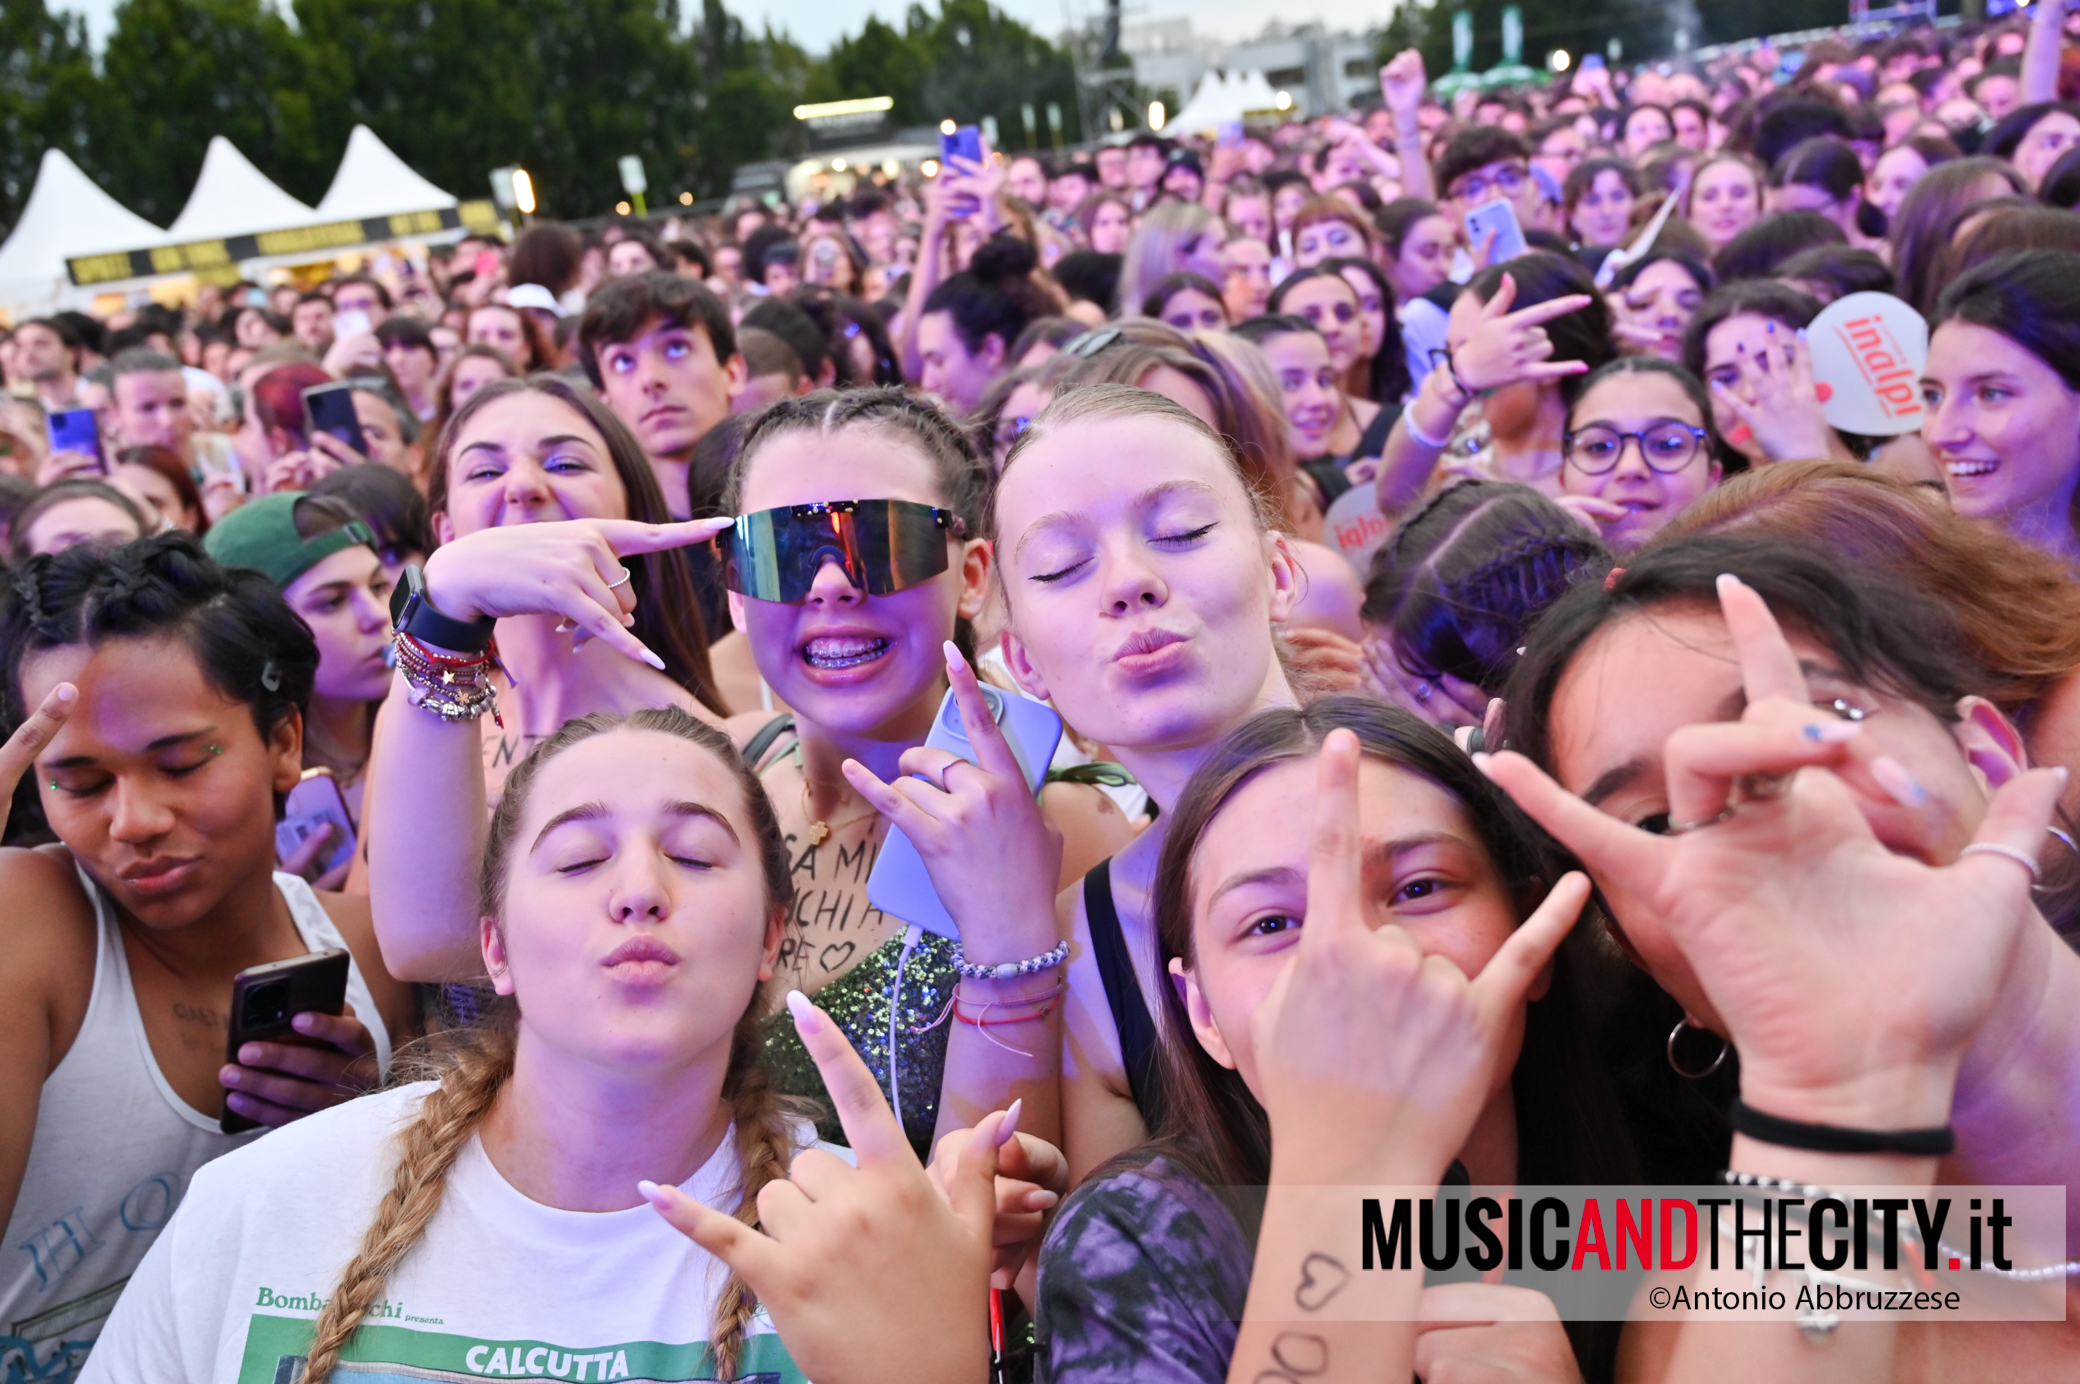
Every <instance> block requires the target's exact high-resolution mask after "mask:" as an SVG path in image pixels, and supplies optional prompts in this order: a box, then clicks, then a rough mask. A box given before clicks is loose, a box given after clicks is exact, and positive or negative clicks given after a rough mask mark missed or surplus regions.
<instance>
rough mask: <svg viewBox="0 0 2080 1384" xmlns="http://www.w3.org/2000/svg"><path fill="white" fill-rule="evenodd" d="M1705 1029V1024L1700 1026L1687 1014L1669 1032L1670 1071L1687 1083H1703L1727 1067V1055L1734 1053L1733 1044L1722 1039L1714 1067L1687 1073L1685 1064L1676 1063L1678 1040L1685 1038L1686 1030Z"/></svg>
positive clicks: (1713, 1063) (1713, 1062) (1714, 1060)
mask: <svg viewBox="0 0 2080 1384" xmlns="http://www.w3.org/2000/svg"><path fill="white" fill-rule="evenodd" d="M1703 1027H1704V1025H1703V1024H1700V1023H1698V1022H1697V1020H1695V1019H1693V1018H1691V1017H1690V1016H1689V1015H1688V1014H1685V1015H1684V1016H1683V1017H1682V1018H1680V1019H1678V1020H1676V1026H1675V1027H1674V1028H1672V1029H1670V1030H1669V1031H1668V1065H1669V1069H1670V1070H1671V1071H1673V1072H1674V1073H1675V1074H1676V1075H1677V1076H1679V1077H1682V1078H1683V1079H1684V1080H1685V1081H1702V1080H1704V1079H1705V1078H1706V1077H1708V1076H1710V1075H1711V1074H1712V1073H1713V1072H1716V1071H1718V1070H1719V1069H1720V1068H1721V1067H1723V1066H1725V1065H1726V1054H1727V1053H1729V1052H1731V1051H1733V1044H1731V1043H1729V1042H1727V1041H1726V1040H1725V1039H1724V1038H1721V1039H1720V1040H1719V1055H1718V1056H1717V1057H1714V1058H1713V1059H1712V1065H1711V1066H1709V1067H1706V1068H1705V1069H1704V1070H1703V1071H1701V1072H1691V1071H1685V1070H1684V1069H1683V1064H1682V1063H1680V1062H1678V1061H1676V1039H1678V1038H1680V1037H1682V1036H1683V1030H1684V1029H1686V1028H1697V1029H1701V1028H1703Z"/></svg>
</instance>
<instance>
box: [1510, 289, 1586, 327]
mask: <svg viewBox="0 0 2080 1384" xmlns="http://www.w3.org/2000/svg"><path fill="white" fill-rule="evenodd" d="M1496 296H1497V297H1498V298H1499V297H1501V296H1502V295H1501V294H1500V293H1498V294H1496ZM1595 301H1596V299H1595V296H1594V295H1593V294H1588V293H1569V294H1565V295H1563V296H1561V297H1558V298H1549V299H1547V300H1546V301H1545V302H1543V303H1533V304H1532V305H1531V306H1530V307H1528V308H1521V309H1519V310H1518V311H1516V312H1513V313H1511V314H1510V315H1509V322H1510V325H1511V326H1513V327H1535V326H1537V325H1538V324H1540V323H1541V322H1550V321H1552V320H1553V319H1554V318H1556V317H1565V316H1567V314H1569V313H1570V312H1577V311H1579V310H1581V309H1582V308H1585V307H1587V306H1589V304H1591V303H1593V302H1595Z"/></svg>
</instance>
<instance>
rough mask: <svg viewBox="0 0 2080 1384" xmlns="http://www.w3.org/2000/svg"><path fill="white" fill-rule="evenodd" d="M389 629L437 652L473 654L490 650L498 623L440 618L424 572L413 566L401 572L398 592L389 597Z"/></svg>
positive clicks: (422, 569) (413, 564) (445, 616)
mask: <svg viewBox="0 0 2080 1384" xmlns="http://www.w3.org/2000/svg"><path fill="white" fill-rule="evenodd" d="M390 627H391V628H392V629H394V630H396V631H397V632H398V633H399V634H409V635H410V636H411V637H412V638H414V639H416V640H418V641H419V642H420V643H422V644H431V645H433V647H435V648H437V649H452V650H453V651H455V652H456V653H460V654H476V653H482V652H483V651H484V650H485V649H488V648H489V647H491V636H492V635H493V634H494V633H495V632H496V631H497V629H498V621H496V620H457V619H456V618H455V617H454V616H452V615H443V614H442V613H441V612H440V611H439V610H437V609H435V608H434V604H433V600H432V598H431V597H429V596H428V595H427V594H426V570H425V569H424V568H422V567H420V566H419V565H418V564H417V563H412V564H411V565H409V566H407V567H406V568H405V569H404V576H403V577H402V578H400V579H399V581H398V583H397V589H396V590H394V591H392V592H391V593H390Z"/></svg>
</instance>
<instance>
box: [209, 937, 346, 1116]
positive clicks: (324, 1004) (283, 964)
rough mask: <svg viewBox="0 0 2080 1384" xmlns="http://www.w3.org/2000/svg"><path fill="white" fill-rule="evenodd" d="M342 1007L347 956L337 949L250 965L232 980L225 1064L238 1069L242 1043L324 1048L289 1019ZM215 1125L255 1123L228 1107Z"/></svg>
mask: <svg viewBox="0 0 2080 1384" xmlns="http://www.w3.org/2000/svg"><path fill="white" fill-rule="evenodd" d="M346 1007H347V953H346V952H345V951H343V950H341V949H339V948H337V947H335V948H334V949H333V950H331V951H322V952H312V953H311V954H310V955H308V956H292V957H290V958H289V959H288V960H287V961H271V962H269V963H268V964H267V965H265V966H252V967H249V968H247V969H246V970H243V971H240V972H239V973H238V974H237V975H235V976H233V977H232V978H231V1038H230V1041H229V1042H227V1043H226V1044H225V1047H224V1060H225V1061H226V1062H229V1063H232V1064H233V1065H237V1063H238V1050H239V1049H240V1048H242V1047H244V1046H245V1045H246V1044H247V1043H256V1042H257V1043H293V1044H295V1045H296V1046H298V1047H306V1048H315V1047H323V1046H325V1045H324V1044H322V1043H319V1042H318V1041H317V1040H316V1039H312V1038H306V1037H304V1036H303V1035H302V1034H301V1033H298V1032H297V1031H296V1030H295V1029H294V1028H291V1027H290V1026H289V1021H290V1020H291V1019H293V1018H295V1017H296V1016H297V1015H298V1014H338V1013H340V1012H342V1011H343V1010H345V1008H346ZM217 1127H218V1128H219V1129H222V1130H223V1131H224V1132H225V1133H226V1134H242V1133H244V1132H245V1131H246V1130H249V1129H258V1128H259V1127H260V1122H259V1121H258V1120H249V1119H247V1118H246V1117H245V1116H243V1115H241V1114H239V1113H238V1112H237V1111H235V1110H233V1109H232V1108H231V1107H230V1106H229V1105H228V1104H227V1105H226V1106H225V1107H224V1114H223V1116H222V1118H220V1119H219V1120H218V1122H217Z"/></svg>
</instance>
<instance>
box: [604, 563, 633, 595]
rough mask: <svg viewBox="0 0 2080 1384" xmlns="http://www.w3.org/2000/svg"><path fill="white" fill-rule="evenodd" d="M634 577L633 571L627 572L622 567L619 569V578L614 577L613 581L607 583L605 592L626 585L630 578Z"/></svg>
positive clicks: (626, 569) (627, 570)
mask: <svg viewBox="0 0 2080 1384" xmlns="http://www.w3.org/2000/svg"><path fill="white" fill-rule="evenodd" d="M634 576H635V573H634V572H633V571H631V570H629V569H628V568H626V567H623V568H622V569H621V575H620V576H619V577H616V578H615V579H614V580H613V581H610V582H608V583H607V590H609V591H612V590H613V589H614V588H615V587H617V586H626V585H628V583H629V580H630V578H632V577H634Z"/></svg>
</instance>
